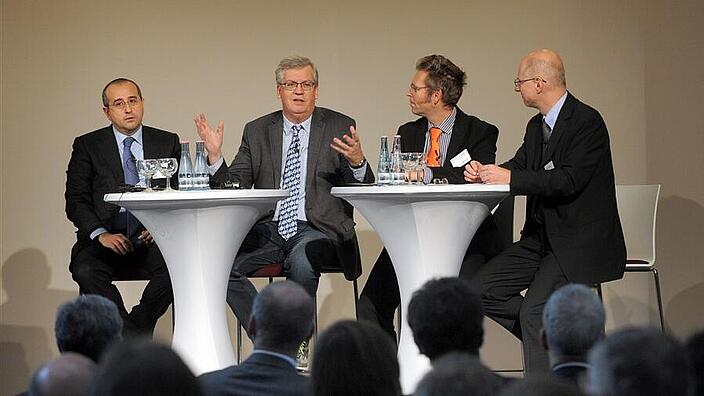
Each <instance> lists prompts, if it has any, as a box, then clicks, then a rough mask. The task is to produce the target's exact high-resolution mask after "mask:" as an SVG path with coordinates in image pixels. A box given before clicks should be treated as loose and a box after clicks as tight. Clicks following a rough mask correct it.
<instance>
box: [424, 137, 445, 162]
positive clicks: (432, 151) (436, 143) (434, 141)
mask: <svg viewBox="0 0 704 396" xmlns="http://www.w3.org/2000/svg"><path fill="white" fill-rule="evenodd" d="M441 133H442V129H440V128H438V127H432V128H430V147H429V148H428V155H427V159H426V160H425V161H426V164H428V166H440V134H441Z"/></svg>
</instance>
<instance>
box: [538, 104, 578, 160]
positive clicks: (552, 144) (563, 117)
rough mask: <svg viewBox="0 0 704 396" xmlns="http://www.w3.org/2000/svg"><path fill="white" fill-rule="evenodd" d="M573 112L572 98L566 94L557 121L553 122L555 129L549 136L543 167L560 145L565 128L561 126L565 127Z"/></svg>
mask: <svg viewBox="0 0 704 396" xmlns="http://www.w3.org/2000/svg"><path fill="white" fill-rule="evenodd" d="M573 110H574V98H573V97H572V95H570V94H567V98H566V99H565V103H564V104H563V105H562V108H561V109H560V113H559V114H558V115H557V120H556V121H555V127H554V128H553V130H552V133H551V134H550V140H548V148H547V150H546V151H545V155H544V156H543V161H542V162H543V164H542V165H543V166H545V164H547V163H548V162H550V161H551V160H552V155H553V154H554V153H555V148H556V147H557V145H558V144H559V143H560V139H561V138H562V135H563V134H564V133H565V128H564V127H563V125H567V124H568V122H567V120H568V119H569V118H570V117H572V112H573Z"/></svg>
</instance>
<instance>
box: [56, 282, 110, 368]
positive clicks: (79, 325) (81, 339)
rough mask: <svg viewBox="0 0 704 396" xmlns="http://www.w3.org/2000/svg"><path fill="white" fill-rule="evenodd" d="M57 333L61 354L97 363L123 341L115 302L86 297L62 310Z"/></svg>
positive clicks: (57, 322) (92, 296) (93, 295)
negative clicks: (118, 342)
mask: <svg viewBox="0 0 704 396" xmlns="http://www.w3.org/2000/svg"><path fill="white" fill-rule="evenodd" d="M54 332H55V335H56V344H57V346H58V348H59V351H61V352H76V353H80V354H81V355H84V356H87V357H89V358H91V359H93V361H95V362H97V361H98V359H99V358H100V356H101V355H102V353H103V352H104V351H105V350H106V349H107V348H108V346H110V344H112V343H113V342H115V341H117V340H119V339H120V337H121V333H122V318H121V317H120V313H119V312H118V310H117V306H116V305H115V303H113V302H112V301H110V300H108V299H107V298H105V297H101V296H98V295H95V294H86V295H82V296H78V297H76V298H75V299H73V300H71V301H69V302H67V303H64V304H63V305H61V306H60V307H59V309H58V311H57V313H56V322H55V324H54Z"/></svg>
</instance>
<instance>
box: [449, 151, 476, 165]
mask: <svg viewBox="0 0 704 396" xmlns="http://www.w3.org/2000/svg"><path fill="white" fill-rule="evenodd" d="M471 160H472V157H470V156H469V153H468V152H467V149H464V150H462V152H461V153H459V154H457V155H456V156H455V157H454V158H453V159H451V160H450V163H451V164H452V166H454V167H455V168H459V167H461V166H464V165H465V164H466V163H468V162H469V161H471Z"/></svg>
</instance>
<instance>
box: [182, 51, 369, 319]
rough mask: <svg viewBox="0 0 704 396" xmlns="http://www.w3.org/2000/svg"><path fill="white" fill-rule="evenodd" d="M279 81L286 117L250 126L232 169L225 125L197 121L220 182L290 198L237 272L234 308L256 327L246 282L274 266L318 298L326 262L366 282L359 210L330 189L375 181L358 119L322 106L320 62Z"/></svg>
mask: <svg viewBox="0 0 704 396" xmlns="http://www.w3.org/2000/svg"><path fill="white" fill-rule="evenodd" d="M275 75H276V92H277V95H278V97H279V98H280V99H281V105H282V110H279V111H276V112H273V113H271V114H267V115H265V116H263V117H260V118H258V119H256V120H254V121H251V122H249V123H247V125H245V127H244V133H243V136H242V143H241V145H240V148H239V151H238V153H237V155H236V156H235V159H234V160H233V161H232V163H231V164H230V167H229V169H228V167H227V165H226V164H225V161H224V160H223V158H222V140H223V131H224V125H223V123H222V122H220V124H219V125H218V127H217V128H216V130H212V129H211V128H210V127H209V126H208V123H207V120H206V118H205V116H204V115H203V114H201V115H199V116H198V117H197V118H196V120H195V122H196V126H197V128H198V134H199V135H200V136H201V138H202V139H203V140H204V141H205V145H206V149H207V150H208V162H209V164H210V172H211V175H212V176H211V179H212V180H214V181H224V180H228V179H229V180H231V181H234V182H238V183H239V185H240V187H243V188H252V187H254V188H283V189H287V190H289V192H290V196H289V198H287V199H285V200H282V201H280V202H279V203H278V204H277V206H276V210H275V211H272V212H270V213H269V214H267V215H266V216H265V217H264V218H263V219H261V220H260V221H259V222H258V223H257V224H256V225H255V226H254V227H253V228H252V230H251V231H250V232H249V233H248V234H247V236H246V237H245V239H244V241H243V243H242V246H241V247H240V250H239V252H238V253H237V257H236V258H235V262H234V265H233V266H232V272H231V274H230V280H229V285H228V291H227V303H228V304H229V305H230V308H232V310H233V312H234V313H235V315H236V316H237V318H238V319H239V320H240V322H241V323H247V321H248V320H249V315H250V312H251V308H252V301H253V300H254V297H255V296H256V294H257V291H256V289H255V288H254V286H252V284H251V282H250V281H249V280H248V279H247V278H246V276H247V275H250V274H252V273H254V272H256V271H257V270H258V269H260V268H261V267H263V266H265V265H267V264H271V263H282V264H283V268H284V273H285V275H286V276H287V278H288V279H291V280H293V281H295V282H297V283H299V284H300V285H301V286H303V288H304V289H306V291H308V293H309V294H310V295H311V296H314V295H315V292H316V290H317V288H318V278H319V276H320V272H319V269H320V268H321V265H322V264H324V263H325V264H328V265H329V263H340V264H341V266H342V269H343V270H344V272H345V276H346V277H347V278H348V279H355V278H357V277H358V276H359V274H360V273H361V264H360V258H359V247H358V244H357V236H356V234H355V230H354V226H355V223H354V220H353V219H352V210H353V209H352V206H351V205H350V204H349V203H347V202H346V201H344V200H342V199H340V198H336V197H333V196H332V195H331V194H330V189H331V188H332V187H335V186H342V185H345V184H347V183H354V182H364V183H371V182H373V181H374V174H373V173H372V171H371V169H370V167H369V165H368V164H367V161H366V159H365V158H364V154H363V153H362V148H361V144H360V142H359V136H358V135H357V132H356V130H355V127H354V125H355V122H354V120H353V119H352V118H350V117H347V116H346V115H344V114H341V113H338V112H336V111H333V110H329V109H325V108H322V107H316V100H317V98H318V71H317V69H316V68H315V65H314V64H313V62H312V61H311V60H310V59H308V58H304V57H291V58H285V59H283V60H281V62H280V63H279V66H278V67H277V69H276V71H275ZM346 131H349V134H346Z"/></svg>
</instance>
